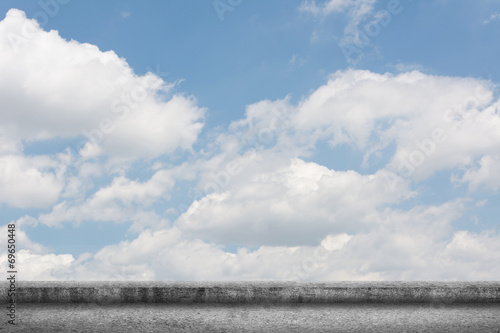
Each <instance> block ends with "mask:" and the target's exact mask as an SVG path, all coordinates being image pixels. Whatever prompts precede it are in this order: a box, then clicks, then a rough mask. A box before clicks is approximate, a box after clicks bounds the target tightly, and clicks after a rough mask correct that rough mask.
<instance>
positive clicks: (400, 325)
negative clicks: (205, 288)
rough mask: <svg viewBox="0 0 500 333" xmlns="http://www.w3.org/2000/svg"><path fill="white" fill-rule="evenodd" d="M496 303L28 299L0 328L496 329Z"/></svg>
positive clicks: (499, 326)
mask: <svg viewBox="0 0 500 333" xmlns="http://www.w3.org/2000/svg"><path fill="white" fill-rule="evenodd" d="M499 314H500V304H472V305H471V304H447V305H423V304H315V305H312V304H308V305H307V304H295V305H257V304H246V305H226V304H195V303H192V304H187V305H182V304H170V305H168V304H151V303H138V304H130V303H128V304H127V303H126V304H95V303H74V304H71V303H65V304H43V303H27V304H21V305H19V306H18V312H17V317H18V323H17V325H16V326H15V327H7V326H3V327H2V328H3V329H0V332H4V330H5V332H7V331H8V332H39V333H49V332H50V333H53V332H97V333H99V332H134V333H136V332H148V333H149V332H169V333H176V332H204V333H215V332H217V333H222V332H225V333H228V332H278V333H279V332H283V333H284V332H287V333H288V332H301V333H302V332H384V333H392V332H397V333H402V332H440V333H446V332H453V333H461V332H476V333H482V332H485V333H486V332H487V333H499V332H500V316H499Z"/></svg>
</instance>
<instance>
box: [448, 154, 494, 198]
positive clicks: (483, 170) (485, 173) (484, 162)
mask: <svg viewBox="0 0 500 333" xmlns="http://www.w3.org/2000/svg"><path fill="white" fill-rule="evenodd" d="M453 179H454V180H455V181H457V182H460V183H468V184H469V189H470V190H471V191H476V190H477V189H478V188H480V187H484V188H487V189H490V190H492V191H498V190H499V189H500V156H499V155H494V156H490V155H485V156H483V157H482V158H481V160H480V161H479V162H478V163H477V165H474V166H471V167H470V168H469V169H467V170H466V171H465V173H464V174H463V176H462V177H454V178H453Z"/></svg>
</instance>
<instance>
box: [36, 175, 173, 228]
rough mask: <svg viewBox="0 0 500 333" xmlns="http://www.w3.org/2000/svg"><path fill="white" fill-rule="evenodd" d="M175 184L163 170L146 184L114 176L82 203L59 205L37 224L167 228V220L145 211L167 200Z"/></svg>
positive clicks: (62, 203)
mask: <svg viewBox="0 0 500 333" xmlns="http://www.w3.org/2000/svg"><path fill="white" fill-rule="evenodd" d="M174 184H175V181H174V180H173V179H172V177H171V173H170V172H169V171H166V170H159V171H157V172H156V173H155V174H154V175H153V176H152V177H151V178H150V179H149V180H148V181H145V182H138V181H132V180H130V179H128V178H126V177H124V176H117V177H115V178H114V179H113V181H112V182H111V184H110V185H109V186H106V187H103V188H100V189H99V190H98V191H96V192H95V193H94V194H92V196H91V197H90V198H88V199H86V200H84V201H62V202H60V203H58V204H56V205H55V206H54V207H53V209H52V211H51V212H50V213H45V214H40V216H39V218H38V221H39V222H40V223H43V224H46V225H49V226H59V225H61V224H62V223H73V224H79V223H82V222H84V221H110V222H134V225H133V226H132V228H133V229H138V228H139V229H140V228H143V227H146V226H149V227H151V226H156V227H158V225H162V226H165V225H168V221H167V220H166V219H162V218H160V217H158V216H157V215H156V214H155V213H153V212H149V213H148V212H147V209H148V208H149V207H150V206H151V205H152V204H153V203H155V202H157V201H158V200H160V199H166V198H169V197H170V191H171V190H172V187H173V186H174Z"/></svg>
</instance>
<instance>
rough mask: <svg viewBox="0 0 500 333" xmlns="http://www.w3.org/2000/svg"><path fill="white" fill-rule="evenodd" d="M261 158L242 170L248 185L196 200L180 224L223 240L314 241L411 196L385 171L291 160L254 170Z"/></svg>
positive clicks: (355, 226)
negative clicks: (343, 169) (394, 184)
mask: <svg viewBox="0 0 500 333" xmlns="http://www.w3.org/2000/svg"><path fill="white" fill-rule="evenodd" d="M261 160H262V159H261V158H258V157H256V158H255V160H253V161H252V162H251V163H250V165H246V166H245V168H247V169H248V170H252V171H254V172H251V174H246V173H244V172H242V174H241V177H245V178H246V181H245V182H244V183H243V184H241V183H240V182H241V179H238V180H237V179H231V181H232V183H230V184H228V186H227V188H225V189H223V190H222V191H219V192H214V193H211V194H209V195H207V196H205V197H203V198H202V199H200V200H197V201H195V202H194V203H193V204H192V205H191V207H190V208H189V209H188V210H187V211H186V213H185V214H183V216H181V217H180V218H179V220H178V222H177V226H178V227H179V228H180V229H181V230H183V231H185V232H188V233H192V234H193V235H195V236H196V237H198V238H202V239H208V240H211V241H214V242H218V243H233V244H242V245H249V246H258V245H287V246H294V245H304V244H311V245H312V244H314V243H318V239H320V238H321V237H322V235H325V234H330V233H340V232H342V231H346V230H348V231H350V232H354V231H359V230H360V229H362V228H363V227H364V228H366V227H369V226H370V224H371V223H373V222H375V221H373V219H374V218H375V214H376V208H377V207H379V206H381V205H384V204H388V203H395V202H398V201H399V200H403V199H404V198H405V197H406V196H408V195H409V193H408V192H407V190H408V188H407V186H406V185H407V184H404V183H400V186H399V188H398V189H397V190H392V189H389V187H388V186H387V185H386V179H385V178H384V174H383V171H381V172H380V173H377V174H375V175H360V174H359V173H357V172H355V171H346V172H339V171H334V170H329V169H328V168H326V167H324V166H321V165H318V164H316V163H312V162H311V163H306V162H304V161H303V160H301V159H292V160H291V161H289V163H288V165H286V164H285V165H283V166H281V165H278V166H277V167H275V168H274V169H270V170H266V171H262V172H255V170H256V167H257V166H256V165H257V164H260V163H261ZM271 166H272V164H271ZM247 177H248V178H247ZM234 178H238V177H234ZM235 183H237V184H238V185H237V186H235V185H234V184H235Z"/></svg>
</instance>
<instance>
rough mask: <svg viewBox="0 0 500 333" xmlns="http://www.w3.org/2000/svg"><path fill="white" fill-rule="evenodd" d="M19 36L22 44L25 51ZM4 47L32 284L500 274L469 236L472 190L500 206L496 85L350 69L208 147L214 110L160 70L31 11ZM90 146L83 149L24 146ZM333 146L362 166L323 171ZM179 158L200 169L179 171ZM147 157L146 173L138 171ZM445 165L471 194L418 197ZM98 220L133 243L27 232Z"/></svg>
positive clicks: (248, 115)
mask: <svg viewBox="0 0 500 333" xmlns="http://www.w3.org/2000/svg"><path fill="white" fill-rule="evenodd" d="M24 27H30V29H32V30H30V31H31V32H30V34H29V36H26V34H25V33H24V32H23V29H25V28H24ZM12 36H18V37H19V38H21V39H16V41H18V42H16V43H14V44H13V42H12ZM0 53H1V54H2V55H5V56H2V57H1V58H0V88H1V89H0V116H1V118H2V123H1V124H0V138H2V140H1V141H0V142H1V143H0V185H1V187H2V191H1V192H0V203H2V204H3V205H8V206H10V207H17V208H23V209H28V208H30V209H31V208H42V209H43V210H42V211H39V213H37V214H31V213H30V214H31V215H30V214H27V215H26V216H24V217H22V218H20V219H18V220H17V221H16V222H17V225H18V228H19V229H20V230H19V231H18V241H19V244H22V250H21V251H20V252H19V263H20V265H21V268H20V272H21V273H20V275H19V277H20V279H23V280H146V279H156V280H165V279H173V280H264V279H265V280H276V279H278V280H279V279H285V280H290V279H291V280H297V279H302V280H430V279H433V280H457V279H460V280H489V279H495V278H496V277H498V275H499V273H500V268H499V267H498V265H495V264H494V263H495V262H498V261H499V260H500V245H499V244H500V238H499V236H498V235H497V234H496V230H485V231H482V232H474V231H471V230H464V229H463V228H460V227H457V221H458V220H459V219H460V218H462V217H463V216H464V214H466V212H468V211H470V210H471V209H473V208H474V207H481V206H484V205H489V204H492V203H490V202H488V200H483V201H481V202H479V201H477V202H475V201H474V200H473V199H472V198H471V197H472V196H473V195H474V194H475V193H478V192H481V193H484V194H485V197H490V196H492V197H493V198H495V199H497V198H498V197H497V196H496V195H497V194H498V190H499V188H500V178H499V176H498V175H499V174H500V172H499V171H500V153H499V152H500V116H499V108H500V101H499V100H498V97H497V96H495V94H494V92H495V87H494V86H492V83H491V82H487V81H483V80H478V79H475V78H464V77H443V76H433V75H427V74H424V73H421V72H419V71H412V72H406V73H401V74H398V75H394V74H390V73H384V74H381V73H374V72H371V71H367V70H352V69H348V70H344V71H338V72H336V73H333V74H332V75H330V76H329V78H328V80H327V82H325V84H324V85H322V86H320V87H318V88H317V89H315V90H314V91H312V92H311V93H310V94H308V95H307V96H304V98H302V99H301V100H300V101H299V102H297V103H295V104H294V103H291V102H290V99H289V98H288V97H284V98H283V99H281V100H275V101H269V100H263V101H258V102H256V103H254V104H251V105H248V106H246V110H245V115H244V117H243V118H242V119H239V120H236V121H234V122H232V123H231V124H230V125H229V126H227V128H215V129H212V130H211V132H210V135H208V137H209V138H210V139H211V141H210V142H208V143H207V142H200V140H199V139H198V136H199V135H200V133H201V130H202V126H203V123H202V121H203V117H204V114H205V109H204V108H203V107H201V106H198V105H197V103H196V100H195V98H194V97H189V96H185V95H183V94H173V93H171V92H170V91H169V87H170V86H169V85H168V84H167V83H166V82H164V81H163V80H162V79H161V78H160V77H158V76H156V75H154V74H152V73H149V74H146V75H144V76H139V75H136V74H134V72H133V70H132V69H131V68H130V66H129V65H128V64H127V62H126V61H125V60H124V59H121V58H119V57H118V56H117V55H116V54H115V53H114V52H112V51H108V52H102V51H100V50H99V49H98V48H97V47H96V46H93V45H89V44H82V43H78V42H76V41H66V40H64V39H62V38H61V37H60V36H59V35H58V34H57V32H56V31H50V32H46V31H43V30H42V29H41V28H40V27H39V26H38V25H37V24H36V22H35V21H33V20H29V19H27V18H26V17H25V15H24V13H23V12H21V11H19V10H11V11H9V13H8V14H7V17H6V18H5V19H4V20H3V21H1V22H0ZM35 53H36V54H37V57H33V56H32V54H35ZM86 134H88V137H86ZM479 134H480V135H479ZM82 139H83V140H84V141H83V142H84V144H82V145H80V146H78V149H77V150H71V149H66V148H64V149H59V150H58V151H56V152H51V153H39V154H27V153H25V149H26V147H27V146H30V145H33V144H44V143H47V142H58V144H59V145H60V146H62V147H67V146H70V147H74V145H73V142H75V141H79V140H82ZM195 143H200V144H203V145H202V147H201V148H196V149H195V148H194V145H195ZM321 145H326V146H327V147H328V148H326V150H325V149H324V148H323V150H321V153H325V152H328V153H331V154H335V153H336V149H338V148H346V149H349V150H351V151H352V152H354V153H355V154H359V155H361V156H362V159H363V162H362V163H361V164H360V165H359V166H358V167H357V168H355V169H349V170H335V169H334V168H332V167H329V166H327V165H322V164H321V163H319V162H317V161H315V154H316V153H317V151H318V150H319V149H320V148H319V147H320V146H321ZM178 151H183V152H187V154H189V158H186V159H183V160H181V161H179V160H175V159H172V161H170V160H169V157H171V156H173V155H175V153H176V152H178ZM133 162H137V163H142V164H141V166H140V168H144V169H146V170H147V171H148V172H149V174H148V176H145V177H143V178H141V179H138V178H137V177H133V176H131V175H130V173H129V171H131V170H132V171H133V170H134V169H133V168H134V166H133ZM144 166H145V167H144ZM442 172H444V173H446V179H447V184H446V186H449V187H454V186H456V187H460V186H465V187H466V188H467V191H465V193H466V194H464V195H460V194H456V195H455V196H454V197H446V198H443V199H442V200H438V202H435V203H418V204H412V201H413V200H416V199H417V198H419V196H421V195H422V193H423V192H424V191H425V187H426V186H428V185H426V184H425V181H427V180H429V179H432V177H434V176H435V174H437V173H442ZM96 184H99V185H98V186H97V185H96ZM186 184H187V185H186ZM180 186H185V187H186V188H187V191H191V192H194V193H196V195H194V196H191V197H190V198H189V199H190V201H189V202H188V203H187V207H185V209H182V208H181V207H180V206H179V204H178V203H177V202H174V200H173V199H175V198H173V197H175V196H176V191H179V192H180V190H179V187H180ZM186 188H185V189H186ZM493 204H494V203H493ZM166 212H170V213H171V212H174V213H175V214H174V215H173V216H174V217H173V218H172V215H169V214H167V213H166ZM32 215H33V216H32ZM97 221H99V222H104V223H123V224H127V225H129V226H130V231H131V233H133V234H134V237H135V238H134V239H133V240H124V241H122V242H120V243H118V244H110V245H108V246H105V247H104V248H102V249H101V250H99V251H97V252H96V253H84V254H82V255H80V256H79V257H77V258H75V257H74V256H73V255H71V254H65V253H53V251H51V249H50V248H49V247H48V245H45V244H37V243H34V242H32V241H30V240H29V238H28V237H27V235H26V232H25V231H26V230H27V229H28V228H36V226H37V225H38V224H44V225H46V226H50V227H57V226H61V225H64V224H82V223H94V222H97ZM497 222H498V221H497ZM2 228H3V229H2V230H3V231H2V232H3V234H4V235H5V234H6V230H5V229H6V225H4V226H3V227H2ZM230 246H236V247H237V250H234V251H230V250H228V247H230ZM0 247H1V248H2V249H5V248H6V244H5V239H4V238H2V239H0ZM0 254H1V258H2V261H0V262H1V263H2V265H5V264H6V261H5V260H4V258H6V256H5V252H0Z"/></svg>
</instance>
